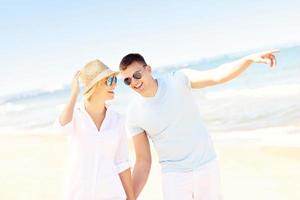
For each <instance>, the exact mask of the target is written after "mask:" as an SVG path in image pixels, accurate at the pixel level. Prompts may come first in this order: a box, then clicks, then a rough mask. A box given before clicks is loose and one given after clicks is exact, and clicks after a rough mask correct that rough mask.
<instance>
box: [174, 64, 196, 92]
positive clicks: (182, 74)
mask: <svg viewBox="0 0 300 200" xmlns="http://www.w3.org/2000/svg"><path fill="white" fill-rule="evenodd" d="M192 71H193V70H191V69H187V68H185V69H180V70H178V71H175V72H174V74H173V78H174V80H175V81H176V82H177V83H179V84H182V85H183V86H184V87H185V88H186V89H188V90H190V89H192V85H191V81H190V80H189V78H188V76H187V75H186V74H187V73H191V72H192Z"/></svg>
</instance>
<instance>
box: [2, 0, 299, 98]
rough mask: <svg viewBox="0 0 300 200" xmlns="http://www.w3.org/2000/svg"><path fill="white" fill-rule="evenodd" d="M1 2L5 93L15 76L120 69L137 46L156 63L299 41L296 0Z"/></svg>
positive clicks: (58, 77) (27, 82)
mask: <svg viewBox="0 0 300 200" xmlns="http://www.w3.org/2000/svg"><path fill="white" fill-rule="evenodd" d="M0 3H1V4H0V5H1V6H0V30H1V33H0V34H1V37H0V43H1V48H0V54H1V59H0V69H1V72H2V73H3V72H4V73H5V74H9V76H6V77H5V78H3V79H1V80H0V88H1V89H2V91H4V93H7V90H8V88H11V84H8V83H9V81H10V80H11V77H14V78H15V79H17V80H18V82H22V86H23V87H24V88H34V87H36V88H39V87H40V86H42V87H52V86H49V85H55V84H58V85H59V84H61V83H65V82H66V81H68V80H69V79H70V77H71V76H72V73H73V72H74V71H75V70H76V69H78V68H80V67H82V66H83V65H84V64H85V63H86V62H87V61H89V60H90V59H94V58H99V59H101V60H102V61H103V62H105V63H106V64H108V65H109V66H112V67H113V68H115V69H116V68H117V66H118V63H119V61H120V59H121V58H122V57H123V56H124V55H126V54H127V53H130V52H139V53H141V54H143V55H144V56H145V58H146V61H147V62H148V63H149V64H150V65H152V66H153V67H154V68H156V67H161V66H165V65H171V64H177V63H185V62H188V61H191V60H198V59H200V58H203V57H209V56H215V55H219V54H224V53H229V52H237V51H241V50H248V49H257V48H264V47H277V46H279V45H281V44H286V43H297V42H299V40H300V37H299V36H300V23H299V19H300V1H296V0H285V1H278V2H275V1H271V0H260V1H233V0H225V1H213V0H212V1H157V0H154V1H135V0H133V1H113V2H109V1H64V2H61V1H47V2H46V1H45V2H42V1H26V2H25V1H14V0H11V1H1V2H0ZM54 81H55V84H54ZM50 83H51V84H50ZM53 87H55V86H53ZM11 89H12V90H17V88H14V89H13V88H11Z"/></svg>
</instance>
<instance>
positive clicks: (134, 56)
mask: <svg viewBox="0 0 300 200" xmlns="http://www.w3.org/2000/svg"><path fill="white" fill-rule="evenodd" d="M134 62H138V63H141V64H143V65H147V63H146V61H145V59H144V57H143V56H142V55H140V54H138V53H130V54H128V55H126V56H125V57H124V58H123V59H122V60H121V62H120V66H119V68H120V70H126V69H127V67H128V66H129V65H131V64H132V63H134Z"/></svg>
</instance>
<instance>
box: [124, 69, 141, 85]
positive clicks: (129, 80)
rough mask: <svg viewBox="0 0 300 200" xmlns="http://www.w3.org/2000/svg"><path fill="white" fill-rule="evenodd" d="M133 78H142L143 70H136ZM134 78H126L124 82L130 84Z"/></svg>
mask: <svg viewBox="0 0 300 200" xmlns="http://www.w3.org/2000/svg"><path fill="white" fill-rule="evenodd" d="M146 66H147V65H144V66H143V67H144V68H145V67H146ZM132 78H134V79H135V80H139V79H141V78H142V73H141V71H140V70H139V71H136V72H134V73H133V75H132ZM132 78H131V77H127V78H124V83H125V84H126V85H130V84H131V82H132Z"/></svg>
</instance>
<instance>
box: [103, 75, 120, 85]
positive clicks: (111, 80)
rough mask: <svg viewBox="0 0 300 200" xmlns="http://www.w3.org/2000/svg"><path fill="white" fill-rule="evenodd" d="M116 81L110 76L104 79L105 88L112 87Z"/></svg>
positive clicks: (114, 77)
mask: <svg viewBox="0 0 300 200" xmlns="http://www.w3.org/2000/svg"><path fill="white" fill-rule="evenodd" d="M117 81H118V79H117V77H116V76H110V77H108V78H107V79H106V82H105V83H106V85H107V86H112V85H113V84H114V83H117Z"/></svg>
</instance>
